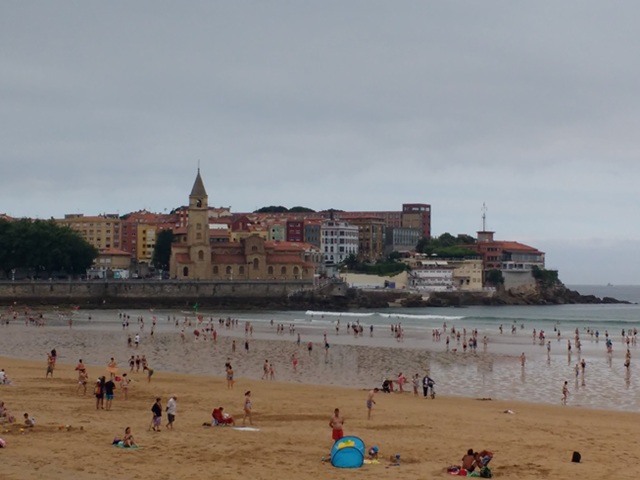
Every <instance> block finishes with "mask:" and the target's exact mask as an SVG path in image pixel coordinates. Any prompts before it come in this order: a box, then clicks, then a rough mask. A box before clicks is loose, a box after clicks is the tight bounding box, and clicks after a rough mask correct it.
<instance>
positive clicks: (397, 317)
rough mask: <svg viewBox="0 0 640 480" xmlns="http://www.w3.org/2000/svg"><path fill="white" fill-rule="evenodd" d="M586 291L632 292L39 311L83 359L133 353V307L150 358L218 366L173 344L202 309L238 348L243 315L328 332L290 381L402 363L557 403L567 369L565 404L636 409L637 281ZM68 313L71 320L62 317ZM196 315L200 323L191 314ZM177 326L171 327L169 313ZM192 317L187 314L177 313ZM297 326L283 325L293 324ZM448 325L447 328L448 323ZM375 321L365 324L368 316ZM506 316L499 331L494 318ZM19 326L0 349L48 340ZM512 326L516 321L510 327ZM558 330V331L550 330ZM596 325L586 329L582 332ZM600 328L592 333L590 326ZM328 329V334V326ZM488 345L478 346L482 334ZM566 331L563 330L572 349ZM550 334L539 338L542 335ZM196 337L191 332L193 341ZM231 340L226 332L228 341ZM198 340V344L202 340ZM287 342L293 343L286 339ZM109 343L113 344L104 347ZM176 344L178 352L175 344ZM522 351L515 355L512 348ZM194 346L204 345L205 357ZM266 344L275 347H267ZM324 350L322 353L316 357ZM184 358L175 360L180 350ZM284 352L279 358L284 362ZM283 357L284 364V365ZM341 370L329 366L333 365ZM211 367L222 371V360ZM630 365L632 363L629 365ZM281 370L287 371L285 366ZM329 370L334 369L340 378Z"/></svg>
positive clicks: (358, 379)
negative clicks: (359, 332)
mask: <svg viewBox="0 0 640 480" xmlns="http://www.w3.org/2000/svg"><path fill="white" fill-rule="evenodd" d="M570 288H573V289H576V290H578V291H579V292H580V293H582V294H595V295H597V296H600V297H603V296H609V297H614V298H617V299H620V300H626V301H629V302H632V303H630V304H598V305H551V306H473V307H464V308H435V307H431V308H412V309H403V308H389V309H384V310H358V311H349V312H332V311H253V310H251V311H221V310H213V309H204V310H203V309H200V310H197V311H196V310H194V309H183V310H161V309H157V310H127V311H121V312H119V311H117V310H115V311H114V310H79V311H76V312H73V314H72V315H56V314H55V312H48V313H47V315H46V316H47V327H45V329H46V332H47V333H46V335H47V336H48V337H49V342H48V343H47V345H51V344H55V345H57V346H58V348H60V349H61V350H62V351H74V352H78V353H80V352H81V351H82V349H83V348H84V349H85V350H88V352H86V353H83V356H84V357H85V361H87V359H88V361H94V362H96V363H99V362H101V361H102V360H101V359H99V358H98V357H96V358H95V359H94V358H92V357H91V352H92V351H95V352H100V354H101V355H103V356H105V353H104V350H105V348H106V349H107V350H108V351H115V352H116V353H115V354H116V355H118V354H119V355H120V356H122V357H124V358H122V359H119V361H120V363H121V364H122V363H123V362H124V361H126V360H125V358H127V357H125V355H127V354H128V353H131V352H130V351H128V350H127V349H126V348H125V342H126V336H128V335H134V334H135V333H136V332H138V331H139V329H140V325H139V324H138V322H137V317H139V316H142V317H144V320H145V327H144V330H142V337H143V344H146V345H153V348H152V349H151V350H150V356H152V358H153V359H152V363H153V366H154V368H155V369H156V370H162V369H166V370H176V371H185V372H190V373H199V374H215V375H222V373H223V371H222V364H221V365H219V366H216V367H215V368H212V367H211V366H210V364H207V361H204V359H207V360H209V359H210V358H211V357H210V355H209V354H208V353H206V354H201V353H198V352H199V350H198V348H188V349H185V350H184V353H183V354H182V355H183V356H184V359H176V356H175V355H173V354H169V351H168V350H169V349H175V348H176V346H175V345H176V342H177V340H176V339H177V338H178V336H179V332H180V331H181V330H183V329H184V330H185V335H186V336H187V341H188V342H194V340H195V337H194V335H193V332H194V331H195V330H197V329H198V328H200V329H202V327H203V325H206V323H207V322H209V320H210V319H211V320H212V325H213V326H215V327H216V328H218V330H219V332H220V337H221V338H223V337H227V338H234V339H236V340H237V343H238V350H239V351H240V350H241V347H242V342H243V340H244V337H245V333H244V326H245V324H246V323H247V322H250V323H251V324H252V325H253V326H254V333H253V335H252V336H251V338H252V341H253V340H266V341H269V342H287V344H291V345H293V344H295V342H296V340H297V335H298V334H300V335H301V339H302V342H303V343H302V345H301V347H300V348H301V350H302V353H304V346H305V345H306V343H307V342H312V343H314V344H315V345H316V349H317V350H320V351H322V349H323V345H324V339H325V338H326V339H327V342H328V343H330V344H331V348H330V349H329V350H327V352H326V355H325V357H324V361H319V362H317V363H318V365H315V364H314V365H311V364H308V365H307V366H306V368H307V372H306V374H305V375H304V376H303V377H300V378H299V379H298V380H295V381H313V382H314V383H324V382H326V383H332V384H335V383H344V384H346V385H351V386H362V387H370V386H372V385H377V384H378V383H381V381H382V377H383V376H387V377H390V378H394V376H396V375H397V374H398V372H400V371H402V372H404V373H405V375H406V376H407V377H409V376H411V375H412V374H413V373H419V374H420V376H422V375H424V374H425V373H426V371H427V370H428V372H429V375H430V376H431V377H432V378H434V379H436V388H437V391H438V394H439V395H457V396H466V397H475V398H488V397H490V398H494V399H502V400H525V401H532V402H539V403H557V404H559V403H560V392H561V388H562V384H563V383H564V381H568V382H569V386H570V400H569V404H570V405H576V406H588V407H595V408H606V409H618V410H627V411H638V410H640V382H639V381H638V378H637V377H638V375H640V370H637V368H639V367H638V366H640V363H636V362H640V359H637V358H636V357H637V352H638V350H637V346H636V345H633V344H632V345H631V346H630V352H631V357H632V360H631V367H630V368H628V369H627V368H625V366H624V362H625V353H626V349H627V346H626V343H625V338H623V337H622V330H624V331H625V333H627V332H629V331H633V329H634V328H638V329H640V305H638V303H636V302H639V301H640V287H637V286H624V287H621V286H574V287H570ZM121 314H122V315H128V316H129V317H130V318H129V323H130V326H129V329H123V328H122V315H121ZM69 316H70V317H71V320H72V322H73V330H72V331H71V329H69V327H68V319H69ZM198 317H200V318H201V319H202V320H203V321H204V324H200V325H199V324H198ZM153 318H155V320H156V327H155V335H156V336H155V339H153V340H152V339H151V338H150V330H151V326H152V325H151V324H152V319H153ZM174 318H175V320H177V321H178V324H179V326H178V327H176V325H175V320H174ZM220 318H223V319H226V318H233V319H238V320H239V327H238V328H236V329H225V328H224V327H223V328H221V327H220V326H219V324H218V319H220ZM185 321H186V322H189V323H188V324H187V323H185ZM272 322H273V324H274V325H277V324H283V325H284V329H285V334H284V335H278V334H276V329H275V326H272V325H271V324H272ZM353 323H358V324H360V325H362V326H363V327H364V335H363V336H361V337H355V336H354V335H350V334H347V329H346V327H347V324H353ZM398 324H400V325H401V326H402V329H403V331H404V333H405V336H404V338H403V340H402V341H398V340H397V339H395V337H394V336H393V335H392V333H391V325H398ZM290 325H293V326H294V327H295V331H294V332H293V334H292V335H289V326H290ZM445 325H446V328H447V330H446V333H445V332H444V327H445ZM371 326H373V332H372V334H370V327H371ZM500 326H502V331H503V333H502V334H501V333H500V331H499V329H500ZM16 327H17V326H13V325H12V326H11V328H10V329H7V330H0V349H1V351H2V353H3V354H4V355H10V356H16V357H22V358H42V357H43V355H44V352H42V351H39V350H36V349H34V348H33V345H44V344H43V343H41V342H35V341H34V339H35V337H36V336H37V335H40V333H39V332H36V331H34V333H33V334H29V335H27V336H26V337H25V336H24V335H18V336H14V335H12V334H11V332H12V331H14V329H15V328H16ZM452 327H455V329H456V330H457V331H464V330H465V329H466V332H467V339H468V338H470V336H471V331H472V330H476V329H477V330H478V338H479V341H478V347H477V350H476V351H475V352H472V351H471V350H470V349H468V350H467V351H466V352H465V351H464V350H463V348H462V342H460V343H458V341H457V340H456V339H455V338H454V337H451V338H450V345H449V347H448V348H447V346H446V342H445V339H446V336H447V335H448V334H450V332H451V328H452ZM436 329H438V330H440V331H441V332H442V335H441V340H440V341H434V338H433V332H434V330H436ZM533 329H535V330H536V334H538V333H539V332H540V330H543V331H544V332H545V336H546V341H551V352H550V353H549V354H548V353H547V347H546V345H545V344H541V343H540V342H539V341H538V339H537V336H536V338H535V339H534V336H533ZM576 329H577V331H578V333H579V335H580V339H581V342H582V351H581V352H580V353H578V352H577V350H576V348H575V345H574V337H575V332H576ZM512 331H513V332H514V333H512ZM558 331H560V333H561V335H560V337H558V335H557V333H558ZM588 331H593V332H594V335H591V334H589V333H588ZM596 331H597V332H598V333H599V338H596V336H595V332H596ZM605 333H607V334H608V335H609V337H610V338H611V339H612V340H613V353H612V354H611V355H609V354H608V353H607V350H606V346H605ZM325 336H326V337H325ZM485 336H486V337H487V338H488V345H487V348H486V349H485V348H484V347H483V337H485ZM567 340H570V341H571V344H572V352H571V355H569V352H568V349H567ZM545 343H546V342H545ZM194 344H195V343H194ZM227 345H228V344H227ZM199 348H202V347H199ZM287 348H289V347H287ZM110 349H111V350H110ZM136 353H137V352H136ZM174 353H175V352H174ZM522 353H524V354H525V357H526V362H525V366H524V367H522V365H521V360H520V357H521V355H522ZM199 355H205V356H204V357H201V356H199ZM270 356H271V355H270ZM320 358H322V357H320ZM582 359H585V361H586V364H587V367H586V369H585V375H584V379H583V377H582V374H581V372H580V371H579V372H578V375H576V372H575V367H576V364H578V363H579V362H580V361H581V360H582ZM181 360H183V361H181ZM238 362H240V364H239V366H238V367H237V369H236V371H237V374H238V375H241V376H248V377H255V378H259V376H260V375H261V374H262V372H261V368H260V366H261V362H258V363H256V364H255V365H253V363H255V362H254V361H251V362H249V361H245V360H243V359H239V360H238ZM285 362H286V359H284V358H283V359H282V363H285ZM280 368H281V369H282V368H284V367H283V366H281V367H280ZM337 369H338V370H340V375H336V370H337ZM218 370H219V371H218ZM636 370H637V371H636ZM280 378H285V379H287V378H295V377H287V376H286V375H281V376H280ZM336 378H338V379H341V380H339V381H337V382H336V380H335V379H336Z"/></svg>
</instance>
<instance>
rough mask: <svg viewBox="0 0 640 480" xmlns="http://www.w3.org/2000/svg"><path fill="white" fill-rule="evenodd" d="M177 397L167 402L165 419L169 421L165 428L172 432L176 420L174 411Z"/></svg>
mask: <svg viewBox="0 0 640 480" xmlns="http://www.w3.org/2000/svg"><path fill="white" fill-rule="evenodd" d="M177 399H178V398H177V397H175V396H174V397H171V398H170V399H169V401H168V402H167V418H168V419H169V423H167V428H170V429H172V430H173V422H174V420H175V419H176V411H177V410H178V406H177V405H176V400H177Z"/></svg>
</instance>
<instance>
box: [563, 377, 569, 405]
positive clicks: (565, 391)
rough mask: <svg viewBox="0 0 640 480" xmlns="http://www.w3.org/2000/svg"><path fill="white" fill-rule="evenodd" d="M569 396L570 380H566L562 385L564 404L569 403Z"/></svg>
mask: <svg viewBox="0 0 640 480" xmlns="http://www.w3.org/2000/svg"><path fill="white" fill-rule="evenodd" d="M568 396H569V382H567V381H566V380H565V382H564V385H563V386H562V405H566V404H567V397H568Z"/></svg>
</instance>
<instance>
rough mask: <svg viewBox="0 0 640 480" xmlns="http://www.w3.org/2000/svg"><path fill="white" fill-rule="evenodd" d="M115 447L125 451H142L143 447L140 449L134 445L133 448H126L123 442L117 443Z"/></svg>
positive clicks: (114, 444)
mask: <svg viewBox="0 0 640 480" xmlns="http://www.w3.org/2000/svg"><path fill="white" fill-rule="evenodd" d="M112 445H113V446H114V447H118V448H124V449H125V450H140V449H141V448H142V447H139V446H137V445H134V446H133V447H125V446H124V443H122V441H120V442H115V443H113V444H112Z"/></svg>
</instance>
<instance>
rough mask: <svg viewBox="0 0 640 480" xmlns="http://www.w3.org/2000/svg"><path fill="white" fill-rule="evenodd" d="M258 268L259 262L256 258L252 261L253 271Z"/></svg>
mask: <svg viewBox="0 0 640 480" xmlns="http://www.w3.org/2000/svg"><path fill="white" fill-rule="evenodd" d="M259 268H260V261H259V260H258V259H257V258H256V259H254V260H253V269H254V270H258V269H259Z"/></svg>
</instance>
